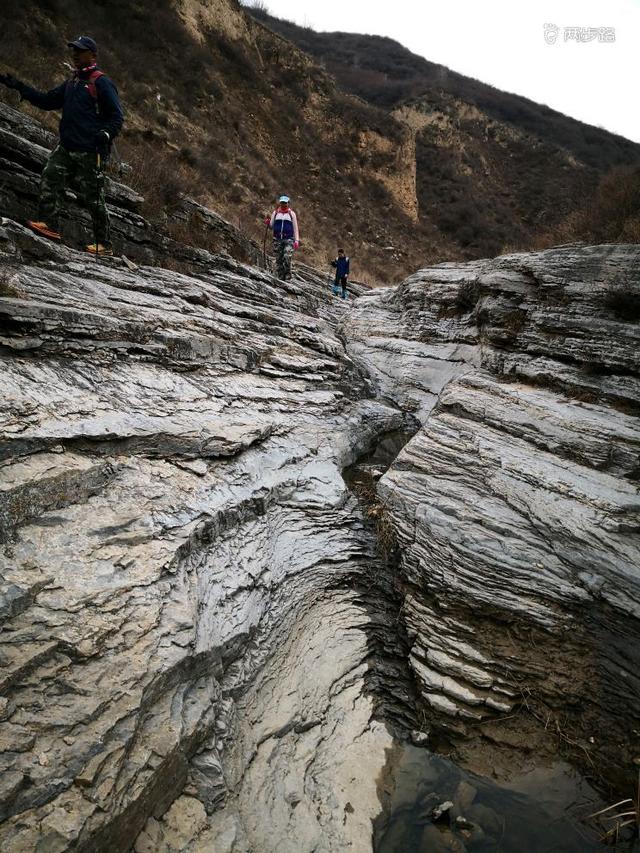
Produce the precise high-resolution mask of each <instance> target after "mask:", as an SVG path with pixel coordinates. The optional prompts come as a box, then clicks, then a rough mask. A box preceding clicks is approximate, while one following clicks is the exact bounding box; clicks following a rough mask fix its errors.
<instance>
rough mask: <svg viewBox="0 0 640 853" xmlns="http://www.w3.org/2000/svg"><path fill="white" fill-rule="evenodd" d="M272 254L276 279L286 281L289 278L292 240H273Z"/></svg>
mask: <svg viewBox="0 0 640 853" xmlns="http://www.w3.org/2000/svg"><path fill="white" fill-rule="evenodd" d="M273 254H274V255H275V256H276V270H277V273H278V278H280V279H282V280H283V281H286V279H288V278H291V259H292V258H293V240H274V241H273Z"/></svg>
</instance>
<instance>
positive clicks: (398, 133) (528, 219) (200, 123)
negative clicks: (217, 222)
mask: <svg viewBox="0 0 640 853" xmlns="http://www.w3.org/2000/svg"><path fill="white" fill-rule="evenodd" d="M0 16H1V19H2V23H3V26H2V28H0V52H1V54H2V58H3V67H5V68H6V70H7V71H10V72H12V73H14V74H16V75H18V76H19V77H22V78H24V79H25V80H28V81H30V82H32V83H34V84H36V85H39V86H42V87H48V86H49V85H51V84H52V83H53V82H57V81H59V80H60V79H63V78H64V77H65V76H66V75H67V74H68V69H67V68H66V67H65V64H64V59H65V55H66V54H65V47H64V45H65V42H66V40H67V38H68V37H69V35H70V34H77V32H78V31H80V30H82V31H84V30H90V31H91V33H92V34H93V35H94V36H95V38H96V39H97V41H98V42H99V44H100V46H101V61H102V64H103V65H104V67H105V69H106V70H107V71H108V72H109V73H110V74H111V75H112V76H113V77H114V79H115V80H116V82H117V84H118V86H119V89H120V91H121V94H122V96H123V99H124V103H125V107H126V111H127V124H126V131H125V133H124V135H123V137H122V140H121V142H120V143H119V151H120V154H121V155H122V157H123V158H124V160H125V161H128V162H129V163H130V164H132V165H133V171H132V172H131V173H130V174H128V175H127V181H128V182H129V183H130V184H131V185H132V186H133V187H134V188H135V189H136V190H137V191H138V192H139V193H141V194H142V195H143V196H144V197H145V198H146V202H145V206H144V209H143V210H142V211H141V212H142V214H143V215H144V216H145V217H146V218H147V219H150V220H152V221H153V222H154V223H155V224H156V225H159V224H161V223H162V220H163V218H164V216H165V215H166V212H167V211H169V212H171V211H172V210H173V209H174V208H175V207H176V205H178V204H179V200H180V197H181V194H183V193H185V192H186V193H187V195H189V196H190V197H192V198H194V199H195V200H196V201H198V202H200V203H202V204H204V205H205V206H206V207H210V208H211V207H213V208H214V209H215V210H217V211H219V212H220V214H221V215H222V216H223V217H224V219H225V220H226V221H227V222H229V223H231V224H232V225H234V226H236V227H238V226H239V227H240V228H241V230H243V231H244V233H245V234H247V235H248V236H249V237H250V238H251V239H253V240H254V242H255V243H256V244H257V245H259V246H260V247H261V246H262V240H263V235H264V227H263V226H262V224H261V222H262V219H261V215H262V214H263V213H264V212H265V211H266V210H268V208H269V206H270V205H271V203H272V202H273V200H274V198H275V196H276V195H277V194H279V193H280V192H282V191H283V190H286V191H287V192H288V193H289V194H290V195H291V196H292V197H293V199H294V202H295V207H296V209H297V210H298V213H299V215H300V220H301V226H302V237H303V246H302V252H301V258H302V259H303V260H305V261H307V262H313V263H314V264H315V265H316V266H318V267H320V268H322V267H324V265H325V264H326V262H327V259H328V258H329V257H333V256H334V255H335V251H336V249H337V247H338V245H339V244H344V245H345V246H346V248H347V250H348V252H349V254H350V255H351V257H352V258H353V261H354V270H355V272H356V274H357V275H358V276H359V277H360V278H361V279H363V280H365V281H368V282H370V283H380V282H386V283H395V282H397V281H399V280H400V279H401V278H402V277H403V276H404V275H407V274H409V273H410V272H412V271H413V270H415V269H417V268H418V267H420V266H424V265H425V264H426V263H433V262H435V261H438V260H444V259H451V258H471V257H486V256H487V255H492V254H495V253H496V252H498V251H500V250H501V249H502V247H503V246H504V245H505V244H514V243H519V244H522V243H526V242H527V241H528V240H530V239H532V238H533V237H534V235H535V234H537V233H538V232H539V231H540V230H545V229H546V228H548V227H549V226H550V225H553V224H554V223H555V222H556V221H557V220H558V218H560V217H562V216H563V215H564V213H566V212H567V211H568V210H570V209H572V208H574V207H575V206H576V205H578V204H580V203H581V200H582V190H583V188H585V187H586V188H587V189H588V191H589V192H591V191H592V190H593V188H594V185H595V184H597V181H598V178H599V175H600V173H601V172H603V171H606V170H607V169H609V168H610V167H611V166H612V165H614V164H615V163H617V162H628V161H632V160H636V161H637V160H639V159H640V158H639V157H638V151H639V149H638V146H635V145H632V144H631V143H629V142H627V141H626V140H620V139H618V138H616V137H613V136H612V135H611V134H606V133H603V132H601V131H598V130H597V129H595V128H586V127H585V126H583V125H579V123H577V122H571V120H569V119H566V118H565V117H562V116H558V115H557V114H553V113H552V111H549V110H547V109H546V108H540V107H536V105H531V104H529V102H527V101H525V100H524V99H518V98H515V96H507V95H504V93H497V92H496V90H490V89H489V88H488V87H482V85H481V84H478V83H477V82H476V81H469V80H468V79H466V78H461V77H459V76H458V75H454V74H450V73H448V72H447V73H445V74H444V77H445V78H446V80H445V83H446V85H445V84H443V85H442V87H437V86H436V87H435V88H434V86H433V85H432V82H433V80H432V78H433V74H432V75H431V77H429V73H430V72H429V69H430V68H431V66H430V65H429V63H426V61H424V60H419V58H417V57H412V56H411V54H408V53H407V52H406V51H404V50H403V49H402V48H401V47H400V46H399V45H395V44H394V43H392V42H388V40H387V41H385V40H380V41H379V42H376V41H373V42H372V41H371V40H369V41H367V39H362V40H361V41H356V42H354V43H353V44H348V43H346V42H345V41H344V39H342V40H341V42H340V44H341V49H340V50H339V51H338V52H337V59H336V62H335V63H334V62H333V61H331V62H328V60H327V56H326V45H324V46H323V44H324V42H323V41H322V37H321V36H318V39H316V38H315V36H312V34H310V33H306V36H305V38H306V40H304V41H301V39H302V36H303V35H305V33H304V32H303V33H302V34H301V32H300V31H298V30H296V29H295V28H291V27H287V28H286V29H283V26H284V24H283V23H282V22H280V23H278V22H274V21H273V20H269V21H268V22H267V23H268V26H264V25H263V23H261V22H258V21H256V20H255V19H254V18H252V17H251V16H249V15H248V14H247V12H246V11H245V10H244V9H243V8H241V7H240V6H239V4H238V3H237V1H236V0H177V1H176V0H159V2H154V3H151V2H149V0H138V2H136V3H133V4H132V3H129V2H124V0H114V2H112V3H109V4H108V5H105V4H104V3H103V2H102V1H101V0H82V2H81V0H64V2H62V0H38V2H36V0H5V2H4V3H3V4H2V11H1V12H0ZM276 25H277V27H278V28H279V29H280V30H281V32H284V33H285V36H286V38H283V36H282V35H281V34H280V33H276V32H274V29H275V28H276ZM294 41H295V42H297V43H298V44H299V45H301V46H302V49H301V48H300V47H296V46H295V44H294V43H293V42H294ZM25 45H29V49H28V50H26V49H25V47H24V46H25ZM381 48H383V49H381ZM310 54H313V55H310ZM356 54H357V61H358V63H359V64H360V66H361V70H360V72H359V73H360V75H361V77H362V75H363V74H364V78H362V79H360V78H358V79H359V80H360V82H358V80H356V78H355V77H354V75H353V73H351V72H353V70H354V67H355V64H356V61H355V55H356ZM314 57H315V58H314ZM327 63H328V65H327V68H325V67H323V65H325V64H327ZM376 63H378V64H377V65H376ZM416 63H417V65H416ZM387 66H388V67H387ZM414 66H415V67H414ZM425 68H426V69H427V70H425ZM436 70H438V71H439V73H440V72H442V73H444V72H445V71H446V69H436ZM334 75H335V77H334ZM420 75H422V77H421V76H420ZM425 75H426V76H427V77H429V84H428V85H427V84H425V85H423V82H424V80H423V78H425ZM441 76H442V74H440V77H441ZM356 77H357V75H356ZM436 77H437V75H436ZM336 78H337V80H338V81H339V86H338V85H337V84H336ZM363 79H365V80H366V81H368V82H367V84H366V85H364V84H363ZM383 79H385V80H387V82H388V83H389V85H391V84H393V86H395V84H396V83H398V86H397V87H396V89H394V91H395V92H396V94H394V95H393V97H389V96H388V93H387V94H384V93H385V92H387V89H385V87H382V86H381V85H379V84H381V81H382V80H383ZM405 79H408V80H409V82H410V83H411V85H409V86H408V87H404V88H403V86H404V83H402V81H403V80H405ZM438 79H439V78H438ZM416 81H418V82H416ZM421 81H422V82H421ZM447 81H448V82H447ZM452 81H453V82H452ZM465 81H466V83H465ZM454 82H455V84H456V85H455V86H454V85H453V83H454ZM418 83H419V84H420V85H418ZM401 84H402V85H401ZM414 84H415V85H414ZM463 84H464V85H463ZM472 84H474V85H475V89H473V90H472V89H471V86H472ZM465 86H466V88H465ZM383 90H384V91H383ZM487 92H491V93H493V96H494V101H495V103H494V102H491V103H488V102H487V98H486V97H484V96H486V93H487ZM376 93H377V94H376ZM380 93H382V94H380ZM481 95H482V96H483V97H484V99H483V97H481ZM0 98H4V99H5V100H6V101H7V102H8V103H10V105H11V106H14V107H16V106H17V105H18V104H17V98H16V96H15V95H14V94H12V93H9V92H8V91H5V90H3V91H1V92H0ZM500 98H502V100H503V102H504V104H506V105H508V109H506V110H502V111H501V110H500V109H499V108H498V107H499V105H500ZM20 109H21V110H22V111H23V112H26V113H28V114H32V115H36V111H34V110H32V108H31V107H29V106H28V105H22V106H21V107H20ZM37 115H38V118H39V119H42V118H43V117H44V114H43V113H37ZM45 118H46V120H47V122H48V128H49V129H55V126H56V117H55V116H54V115H49V116H46V117H45ZM576 128H577V129H576ZM576 140H578V141H576ZM580 141H581V144H578V142H580ZM183 224H184V223H183ZM197 224H198V223H197V222H196V225H197ZM172 228H173V230H174V233H175V236H177V237H178V238H179V240H180V242H183V243H184V242H189V241H190V242H191V243H192V244H194V245H195V246H196V247H199V248H204V249H212V250H213V251H217V249H218V248H219V246H218V245H217V243H214V244H210V243H209V242H208V241H207V235H206V233H205V234H202V233H200V231H201V229H200V228H199V227H196V228H191V229H189V228H187V229H185V228H184V227H182V226H181V225H180V224H177V225H176V224H174V225H173V226H172Z"/></svg>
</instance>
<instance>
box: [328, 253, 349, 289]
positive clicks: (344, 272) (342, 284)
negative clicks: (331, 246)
mask: <svg viewBox="0 0 640 853" xmlns="http://www.w3.org/2000/svg"><path fill="white" fill-rule="evenodd" d="M331 266H332V267H334V268H335V271H336V277H335V279H334V282H333V293H334V296H338V294H339V293H340V289H342V298H343V299H346V298H347V278H348V277H349V258H347V257H346V255H345V253H344V249H338V257H337V258H336V259H335V260H333V261H331Z"/></svg>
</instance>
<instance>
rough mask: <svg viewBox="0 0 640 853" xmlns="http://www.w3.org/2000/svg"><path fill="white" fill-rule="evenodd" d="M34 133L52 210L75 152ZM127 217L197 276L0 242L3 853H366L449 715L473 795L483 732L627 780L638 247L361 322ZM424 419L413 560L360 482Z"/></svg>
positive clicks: (7, 190) (9, 164)
mask: <svg viewBox="0 0 640 853" xmlns="http://www.w3.org/2000/svg"><path fill="white" fill-rule="evenodd" d="M0 131H2V132H0V172H3V177H4V175H7V176H10V177H9V178H8V180H7V181H6V182H5V183H3V185H2V187H3V189H2V190H1V193H2V195H1V196H0V197H1V199H2V202H3V204H4V205H5V208H6V210H5V212H10V213H11V214H13V215H15V216H22V215H23V213H24V208H25V205H26V204H28V203H31V202H32V201H33V197H34V193H35V186H36V174H37V170H38V166H39V163H40V159H41V157H42V156H44V155H43V151H44V148H43V149H42V151H40V149H39V148H38V146H41V145H46V144H47V142H48V140H47V138H46V136H41V129H38V126H37V125H36V123H35V122H30V121H26V122H23V118H22V117H20V114H18V113H15V112H14V111H6V110H5V109H4V108H3V109H0ZM39 158H40V159H39ZM111 201H112V203H113V205H114V220H115V222H116V233H117V235H118V240H119V241H121V242H122V243H123V245H124V247H125V249H126V251H127V253H128V255H129V256H130V257H133V258H137V259H138V260H139V261H141V262H142V261H145V260H146V261H153V262H154V263H162V262H164V261H166V260H167V259H169V260H172V259H175V258H176V257H177V258H178V259H179V260H180V263H181V266H182V267H188V268H189V269H190V270H191V272H190V273H189V274H180V273H177V272H173V271H170V270H168V269H163V268H160V267H158V266H141V267H138V268H135V266H134V267H133V268H132V266H133V265H131V264H127V263H125V262H123V261H122V260H120V259H114V260H111V261H104V262H100V263H95V262H92V261H89V262H87V260H86V256H83V255H81V254H79V253H77V252H74V251H72V250H70V249H66V248H63V247H56V246H53V245H51V244H50V243H47V242H45V241H43V240H40V239H38V238H36V237H35V236H34V235H32V234H31V233H30V232H28V231H27V230H26V229H24V228H22V227H21V226H20V225H18V224H16V223H15V222H12V221H7V220H5V221H4V223H3V225H2V227H0V357H1V358H2V372H1V374H0V391H1V393H2V400H3V405H2V407H1V412H0V438H1V440H0V539H1V542H2V556H1V561H0V575H1V576H2V588H1V595H0V623H1V624H0V627H1V634H0V660H1V663H2V670H1V673H0V742H1V743H2V757H1V758H0V761H1V765H0V770H1V782H0V803H1V810H0V820H1V822H0V846H1V847H2V850H3V851H5V850H6V851H11V853H21V851H26V850H29V851H31V850H36V851H38V853H45V851H46V853H52V851H63V850H74V851H109V853H112V851H116V850H127V849H130V848H131V847H133V846H135V849H136V850H137V851H138V853H151V851H154V853H156V851H165V853H169V851H191V853H193V851H197V850H201V851H205V850H206V851H210V850H211V849H215V850H216V851H217V853H220V851H227V853H248V851H252V850H253V851H257V850H260V851H261V853H262V852H263V851H264V853H268V851H278V853H282V851H291V853H301V851H302V853H306V851H309V853H311V851H316V853H321V851H326V853H329V851H331V853H334V851H338V850H343V849H344V850H347V849H348V850H351V851H363V853H364V851H368V850H370V848H371V829H372V819H373V818H374V817H375V816H376V815H377V813H378V811H379V808H380V800H379V796H378V790H377V787H376V779H377V777H378V774H379V772H380V770H381V768H382V767H383V766H384V764H385V760H386V758H387V756H388V754H389V753H390V751H391V747H392V744H393V729H392V728H391V726H390V725H388V722H389V721H391V720H394V721H396V722H399V723H400V724H403V723H405V724H407V725H411V726H413V725H416V723H417V720H419V722H420V724H421V725H422V724H423V723H424V722H425V716H424V714H423V711H424V709H426V710H427V717H428V719H427V720H426V722H428V723H430V724H431V725H432V726H433V727H434V729H436V728H439V730H440V731H444V732H447V733H448V734H449V735H453V734H455V735H456V737H458V738H461V740H459V741H458V747H457V748H458V750H459V755H460V757H461V759H462V760H463V761H465V762H466V763H467V764H469V765H471V766H473V763H474V754H473V751H472V747H471V745H472V744H473V743H475V742H476V741H475V740H473V739H471V738H469V736H470V735H473V734H478V733H479V734H481V735H482V736H483V737H484V738H485V740H486V741H487V742H490V743H491V744H492V745H493V746H492V748H493V749H494V755H495V756H496V765H497V764H498V763H499V761H500V758H499V756H500V751H501V750H502V751H503V752H506V751H507V750H509V749H511V748H512V747H516V748H517V749H521V748H522V745H523V738H524V739H527V740H528V742H529V743H528V745H529V746H531V745H533V746H534V747H535V749H540V750H541V751H542V752H544V750H548V751H549V752H551V751H554V750H556V749H557V748H558V745H559V744H563V745H564V746H565V747H566V748H567V749H568V750H569V751H570V752H571V751H574V752H575V755H576V757H577V758H578V759H580V758H582V760H584V761H585V762H588V761H597V762H598V764H599V766H600V767H601V768H602V769H603V770H604V772H605V773H608V775H610V776H611V777H617V778H618V779H619V778H620V777H624V775H625V771H626V769H627V764H628V759H629V758H630V757H631V756H632V755H633V754H634V752H635V754H637V753H638V748H639V747H640V744H639V743H638V739H637V738H638V731H640V721H639V720H638V710H637V709H638V707H639V705H638V700H639V698H640V696H639V694H640V684H639V676H638V672H639V671H640V669H639V667H638V663H639V661H638V655H639V651H638V642H637V638H638V625H639V621H638V620H639V616H640V572H639V570H638V565H639V564H640V559H639V557H640V545H639V536H638V532H639V529H640V500H639V494H638V478H639V476H640V460H639V452H640V428H639V421H638V412H639V411H640V376H639V374H640V367H639V359H638V355H637V353H638V344H639V343H640V340H639V338H640V332H639V327H638V319H639V311H638V305H639V302H640V294H639V289H640V284H639V274H638V260H639V254H640V249H639V248H638V247H637V246H600V247H582V248H576V247H567V248H564V249H562V248H561V249H555V250H548V251H546V252H541V253H538V254H532V255H512V256H505V257H502V258H498V259H495V260H487V261H480V262H474V263H469V264H464V265H451V264H444V265H441V266H439V267H437V268H433V269H430V270H423V271H420V272H419V273H417V274H416V275H415V276H412V277H411V278H409V279H408V280H407V281H406V282H404V283H403V284H402V285H401V286H399V287H398V288H395V289H390V290H385V291H378V292H375V293H369V294H367V293H365V292H364V291H363V290H362V289H360V288H357V287H355V288H354V290H355V293H356V295H357V296H359V297H360V298H359V299H358V300H357V301H356V302H355V303H351V302H350V303H348V304H347V305H345V304H343V303H342V301H341V300H335V301H332V300H331V297H330V295H329V293H328V288H327V285H326V279H325V278H324V277H323V276H321V275H319V274H317V273H315V272H314V271H312V270H308V269H304V268H298V273H297V276H296V278H295V280H294V281H293V282H290V283H286V284H283V283H279V282H277V281H275V280H274V279H273V278H272V277H271V276H270V275H268V274H267V273H265V272H261V271H259V270H257V269H256V268H255V267H250V266H246V265H244V264H243V263H241V262H239V261H238V260H234V259H233V258H231V257H230V256H229V255H224V256H221V255H214V254H211V253H209V252H206V251H203V250H194V249H192V248H189V247H186V246H182V247H180V246H177V244H176V242H175V241H173V242H172V241H170V240H168V239H167V238H165V237H162V235H159V234H157V233H156V232H155V231H154V230H153V229H151V228H150V226H149V225H148V223H145V221H144V220H143V219H142V218H141V217H140V216H139V214H138V213H137V212H136V209H137V206H138V205H139V202H140V200H139V199H138V198H137V197H135V194H131V193H130V191H129V190H127V189H126V188H124V187H117V186H114V187H112V195H111ZM81 223H82V214H81V213H80V212H79V211H77V210H75V209H72V221H71V224H72V226H73V228H78V227H79V226H80V224H81ZM209 224H210V225H211V227H214V226H215V222H214V223H213V224H211V223H209ZM220 227H221V228H222V229H223V230H224V224H222V225H221V226H220ZM225 233H226V232H225ZM227 237H228V239H229V240H230V241H231V243H233V242H234V241H236V242H237V241H238V240H240V238H239V237H238V235H236V234H231V235H229V234H227ZM237 249H238V255H239V256H242V253H243V252H244V251H245V250H246V251H247V252H248V253H249V254H248V257H252V255H251V252H252V251H253V250H254V249H255V247H253V248H252V247H251V246H244V245H243V244H242V243H241V241H240V243H238V246H237ZM416 425H419V429H418V431H417V433H416V434H415V435H414V437H413V438H412V439H411V440H410V441H409V442H408V444H407V445H406V446H405V448H404V450H403V451H402V452H401V453H400V455H399V456H398V458H397V459H396V460H395V462H394V463H393V464H392V466H391V468H390V469H389V471H388V472H387V473H386V474H385V475H384V476H383V477H382V478H381V480H380V484H379V487H378V493H379V496H380V499H381V501H382V504H383V506H384V509H385V512H386V513H387V516H386V522H387V529H390V528H391V527H392V528H393V531H394V534H395V537H396V539H397V545H398V554H399V561H398V565H390V564H389V563H388V562H385V561H383V560H381V558H380V556H379V553H378V551H377V550H376V541H375V535H374V531H373V529H372V528H371V526H370V525H368V524H367V523H366V520H365V518H364V517H363V511H362V509H361V507H360V505H359V504H358V502H357V500H356V499H355V497H354V496H353V495H352V494H351V492H350V490H349V488H348V487H347V485H346V484H345V481H344V479H343V476H342V472H343V471H344V469H345V467H347V466H349V465H351V464H352V463H353V462H354V461H355V460H357V459H358V458H360V457H361V456H362V455H363V454H366V453H367V452H368V451H369V450H370V449H371V448H372V447H373V446H374V445H375V444H376V443H377V442H378V441H379V439H380V438H381V437H383V436H385V435H386V434H389V433H391V434H395V433H396V432H397V431H399V430H406V429H408V428H410V429H411V430H412V431H415V428H416ZM407 636H408V640H409V642H408V644H407V643H406V637H407ZM416 688H417V691H416ZM603 730H605V731H606V732H607V735H606V736H602V734H601V733H602V731H603ZM465 738H466V739H465ZM476 740H477V739H476ZM587 756H588V757H587ZM505 763H508V762H507V759H505ZM214 844H215V847H214Z"/></svg>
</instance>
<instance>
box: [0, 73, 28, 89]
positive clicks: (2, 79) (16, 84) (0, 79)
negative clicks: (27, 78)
mask: <svg viewBox="0 0 640 853" xmlns="http://www.w3.org/2000/svg"><path fill="white" fill-rule="evenodd" d="M0 83H2V85H3V86H6V87H7V89H21V88H22V86H23V83H21V82H20V80H18V78H17V77H14V76H13V74H0Z"/></svg>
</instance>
